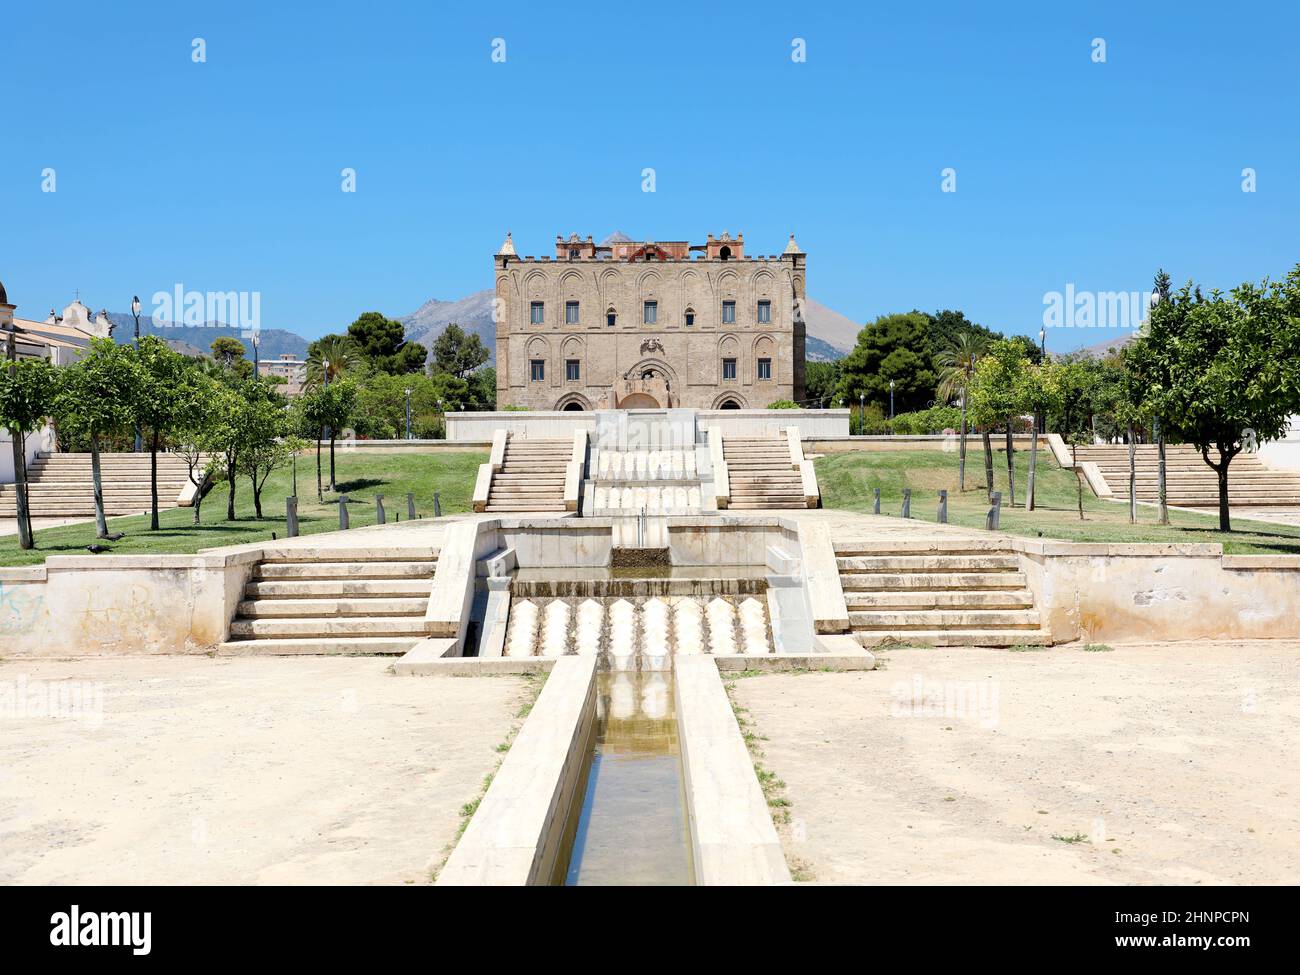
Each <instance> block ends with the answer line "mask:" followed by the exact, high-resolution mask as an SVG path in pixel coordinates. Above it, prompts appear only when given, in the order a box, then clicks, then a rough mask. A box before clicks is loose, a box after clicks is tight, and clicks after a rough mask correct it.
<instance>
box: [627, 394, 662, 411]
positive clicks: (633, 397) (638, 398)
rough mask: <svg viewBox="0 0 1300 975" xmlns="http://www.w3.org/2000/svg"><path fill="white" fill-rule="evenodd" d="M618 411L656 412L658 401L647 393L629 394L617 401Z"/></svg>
mask: <svg viewBox="0 0 1300 975" xmlns="http://www.w3.org/2000/svg"><path fill="white" fill-rule="evenodd" d="M618 408H619V409H620V410H657V409H659V401H658V400H657V399H655V398H654V397H653V396H651V395H650V394H649V393H629V394H628V395H626V396H624V397H623V398H622V399H621V400H619V401H618Z"/></svg>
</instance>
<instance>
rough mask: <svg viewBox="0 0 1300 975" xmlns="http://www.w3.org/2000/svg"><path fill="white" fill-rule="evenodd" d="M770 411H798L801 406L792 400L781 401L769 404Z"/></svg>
mask: <svg viewBox="0 0 1300 975" xmlns="http://www.w3.org/2000/svg"><path fill="white" fill-rule="evenodd" d="M767 408H768V409H769V410H797V409H799V404H798V403H796V402H795V401H794V400H792V399H779V400H777V401H776V402H775V403H768V404H767Z"/></svg>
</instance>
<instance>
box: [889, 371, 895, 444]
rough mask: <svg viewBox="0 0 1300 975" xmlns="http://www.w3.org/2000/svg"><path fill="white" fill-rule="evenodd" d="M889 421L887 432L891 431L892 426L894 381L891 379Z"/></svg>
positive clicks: (892, 429) (892, 430)
mask: <svg viewBox="0 0 1300 975" xmlns="http://www.w3.org/2000/svg"><path fill="white" fill-rule="evenodd" d="M889 421H890V424H891V425H890V427H889V432H890V433H893V432H894V427H893V425H892V424H893V421H894V381H893V380H892V379H891V380H890V381H889Z"/></svg>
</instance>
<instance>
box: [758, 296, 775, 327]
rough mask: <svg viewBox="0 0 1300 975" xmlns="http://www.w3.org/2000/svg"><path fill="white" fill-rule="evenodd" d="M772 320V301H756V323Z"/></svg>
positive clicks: (763, 323) (764, 323)
mask: <svg viewBox="0 0 1300 975" xmlns="http://www.w3.org/2000/svg"><path fill="white" fill-rule="evenodd" d="M771 321H772V303H771V302H770V301H760V302H759V303H758V324H760V325H766V324H768V323H769V322H771Z"/></svg>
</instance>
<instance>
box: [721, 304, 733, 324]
mask: <svg viewBox="0 0 1300 975" xmlns="http://www.w3.org/2000/svg"><path fill="white" fill-rule="evenodd" d="M735 321H736V303H735V302H734V301H724V302H723V303H722V324H723V325H732V324H734V323H735Z"/></svg>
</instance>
